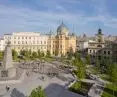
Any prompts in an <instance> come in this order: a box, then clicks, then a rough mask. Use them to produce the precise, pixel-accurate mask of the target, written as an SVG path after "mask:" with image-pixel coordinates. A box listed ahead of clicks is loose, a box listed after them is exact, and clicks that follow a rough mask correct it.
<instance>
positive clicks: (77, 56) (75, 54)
mask: <svg viewBox="0 0 117 97" xmlns="http://www.w3.org/2000/svg"><path fill="white" fill-rule="evenodd" d="M74 57H75V58H76V59H78V60H81V57H80V53H79V52H78V51H77V52H75V53H74Z"/></svg>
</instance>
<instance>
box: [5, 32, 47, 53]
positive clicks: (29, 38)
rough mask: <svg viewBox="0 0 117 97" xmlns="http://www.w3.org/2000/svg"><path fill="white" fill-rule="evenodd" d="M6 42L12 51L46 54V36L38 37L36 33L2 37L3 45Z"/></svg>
mask: <svg viewBox="0 0 117 97" xmlns="http://www.w3.org/2000/svg"><path fill="white" fill-rule="evenodd" d="M8 40H9V41H10V42H11V46H12V49H15V50H16V51H18V52H19V51H21V50H31V51H37V50H40V51H43V52H45V53H46V52H47V42H48V36H47V35H40V33H38V32H18V33H12V34H5V35H4V45H5V46H6V44H7V42H8Z"/></svg>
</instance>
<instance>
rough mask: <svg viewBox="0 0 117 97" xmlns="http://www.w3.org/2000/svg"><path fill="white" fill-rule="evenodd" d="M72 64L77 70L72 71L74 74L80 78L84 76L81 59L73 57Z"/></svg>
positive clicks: (84, 70) (84, 67)
mask: <svg viewBox="0 0 117 97" xmlns="http://www.w3.org/2000/svg"><path fill="white" fill-rule="evenodd" d="M72 64H73V65H75V66H76V67H77V70H75V71H74V73H75V74H76V76H77V77H79V78H81V79H82V78H85V76H86V66H85V64H84V63H83V61H82V60H78V59H75V60H74V61H73V62H72Z"/></svg>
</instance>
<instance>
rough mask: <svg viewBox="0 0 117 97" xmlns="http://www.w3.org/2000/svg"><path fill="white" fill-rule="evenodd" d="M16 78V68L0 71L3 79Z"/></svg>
mask: <svg viewBox="0 0 117 97" xmlns="http://www.w3.org/2000/svg"><path fill="white" fill-rule="evenodd" d="M15 76H16V68H9V69H8V70H5V69H3V70H0V77H1V78H13V77H15Z"/></svg>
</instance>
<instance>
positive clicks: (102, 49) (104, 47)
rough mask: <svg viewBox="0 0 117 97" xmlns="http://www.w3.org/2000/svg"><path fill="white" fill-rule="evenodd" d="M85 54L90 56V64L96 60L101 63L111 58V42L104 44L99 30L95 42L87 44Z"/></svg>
mask: <svg viewBox="0 0 117 97" xmlns="http://www.w3.org/2000/svg"><path fill="white" fill-rule="evenodd" d="M87 53H88V54H89V55H90V56H91V61H92V63H95V61H96V60H97V59H98V60H100V61H101V60H103V59H110V58H111V57H112V46H111V42H105V40H104V35H103V34H102V30H101V29H99V30H98V33H97V34H96V41H95V42H89V47H88V51H87Z"/></svg>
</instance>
